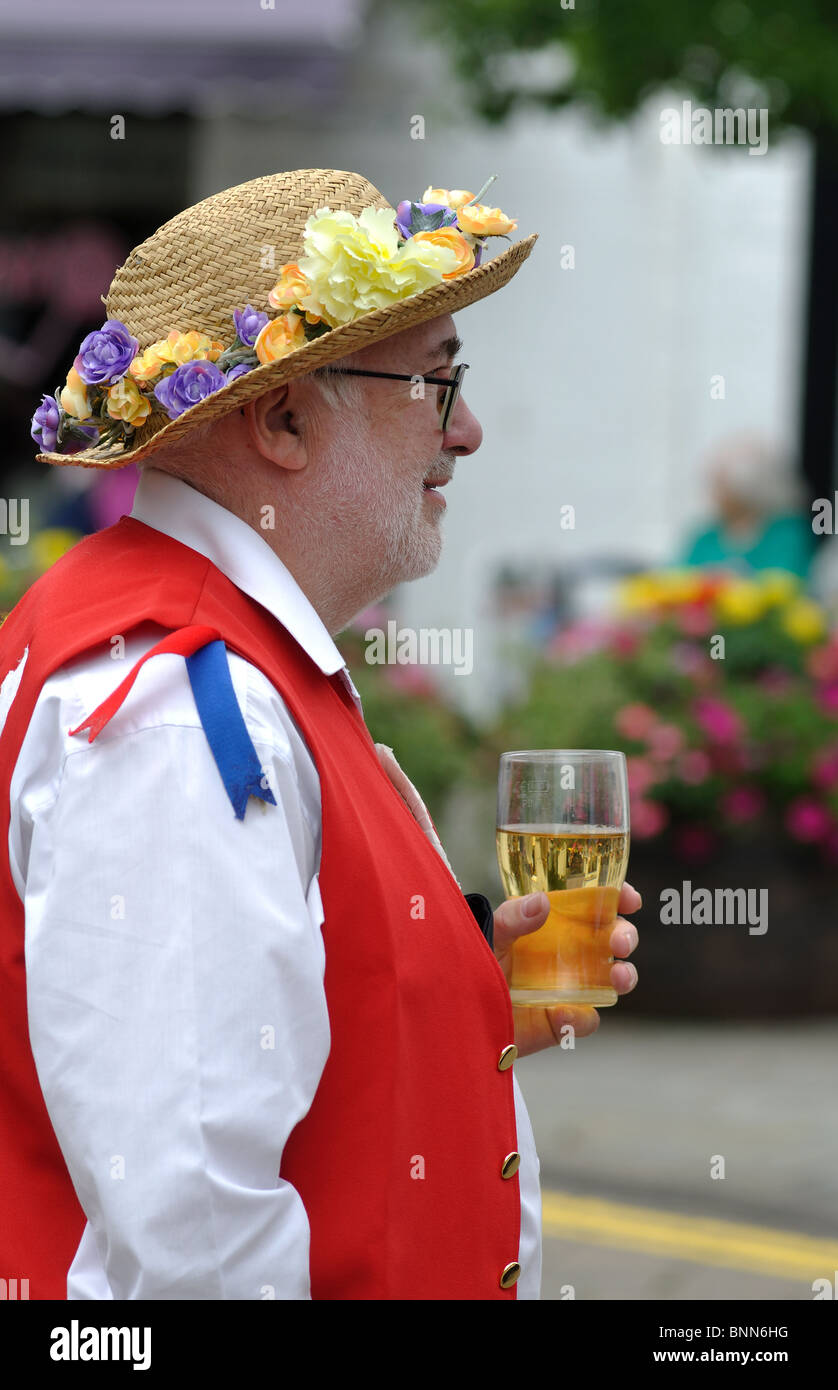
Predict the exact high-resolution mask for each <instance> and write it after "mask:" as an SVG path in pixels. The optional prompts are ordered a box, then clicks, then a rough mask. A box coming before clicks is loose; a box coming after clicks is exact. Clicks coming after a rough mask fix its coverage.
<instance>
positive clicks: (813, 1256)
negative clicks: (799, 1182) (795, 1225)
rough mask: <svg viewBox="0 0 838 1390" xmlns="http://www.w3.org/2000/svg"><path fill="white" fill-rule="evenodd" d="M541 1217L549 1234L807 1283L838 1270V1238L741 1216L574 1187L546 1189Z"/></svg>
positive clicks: (831, 1276)
mask: <svg viewBox="0 0 838 1390" xmlns="http://www.w3.org/2000/svg"><path fill="white" fill-rule="evenodd" d="M542 1222H543V1230H544V1234H545V1236H557V1237H560V1238H561V1239H563V1240H576V1241H580V1242H582V1243H583V1244H585V1245H606V1246H611V1247H612V1248H613V1249H618V1250H634V1251H635V1252H637V1253H638V1254H645V1255H667V1256H669V1258H670V1259H675V1260H690V1261H692V1262H693V1263H694V1264H702V1265H719V1266H722V1267H724V1268H726V1269H740V1270H748V1271H749V1272H751V1273H756V1274H768V1275H774V1276H775V1277H777V1278H792V1279H805V1280H806V1281H807V1283H811V1282H812V1280H813V1279H822V1278H827V1279H832V1278H833V1277H834V1273H835V1271H836V1270H838V1241H836V1240H818V1239H816V1238H815V1237H813V1236H804V1235H796V1234H795V1233H794V1232H793V1231H777V1230H772V1229H771V1228H770V1227H766V1226H746V1225H744V1224H742V1223H741V1222H738V1221H718V1220H711V1219H709V1218H706V1217H702V1216H679V1215H678V1214H677V1213H675V1212H667V1211H659V1210H658V1209H656V1208H655V1207H636V1206H627V1205H625V1204H624V1203H622V1202H606V1201H602V1200H601V1199H600V1198H597V1197H578V1196H576V1195H575V1194H574V1193H570V1192H549V1191H544V1192H542Z"/></svg>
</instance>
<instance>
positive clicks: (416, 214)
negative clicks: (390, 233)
mask: <svg viewBox="0 0 838 1390" xmlns="http://www.w3.org/2000/svg"><path fill="white" fill-rule="evenodd" d="M440 212H441V213H442V217H441V218H438V217H435V216H434V214H435V213H440ZM456 225H457V213H456V211H455V210H454V208H449V207H446V206H445V204H444V203H411V202H409V201H408V200H407V199H405V201H404V202H401V203H399V206H398V207H397V208H396V226H397V227H398V229H399V236H400V237H402V238H403V239H404V240H405V241H407V240H408V238H409V237H412V236H413V233H414V232H422V231H427V230H428V228H429V227H432V228H433V229H434V230H436V228H437V227H456Z"/></svg>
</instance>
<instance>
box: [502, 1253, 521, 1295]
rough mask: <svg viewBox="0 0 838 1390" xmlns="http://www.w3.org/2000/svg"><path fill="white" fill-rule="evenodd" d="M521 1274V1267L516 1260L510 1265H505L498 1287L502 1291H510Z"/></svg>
mask: <svg viewBox="0 0 838 1390" xmlns="http://www.w3.org/2000/svg"><path fill="white" fill-rule="evenodd" d="M520 1273H521V1266H520V1265H519V1264H518V1261H517V1260H513V1262H512V1264H511V1265H507V1266H506V1269H505V1270H504V1271H503V1274H502V1275H501V1276H500V1286H501V1288H502V1289H511V1288H512V1285H513V1284H514V1283H515V1281H516V1280H517V1279H518V1277H519V1275H520Z"/></svg>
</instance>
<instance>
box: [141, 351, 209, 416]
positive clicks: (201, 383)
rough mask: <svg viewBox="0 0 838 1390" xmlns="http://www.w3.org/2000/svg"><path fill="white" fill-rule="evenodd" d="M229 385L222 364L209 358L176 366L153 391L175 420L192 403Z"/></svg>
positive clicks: (167, 412)
mask: <svg viewBox="0 0 838 1390" xmlns="http://www.w3.org/2000/svg"><path fill="white" fill-rule="evenodd" d="M226 385H227V379H226V377H225V376H224V373H223V372H222V371H221V368H220V367H216V365H215V363H214V362H209V361H208V360H207V359H206V358H203V357H201V358H198V360H197V361H195V362H184V363H182V364H181V366H179V367H176V368H175V370H174V371H173V372H172V373H171V375H170V376H165V377H164V378H163V380H162V381H158V383H157V385H156V386H155V388H154V394H155V396H156V397H157V399H158V401H159V402H160V404H161V405H162V407H163V409H164V410H165V412H166V414H167V415H168V416H169V419H170V420H176V419H177V418H178V416H179V415H182V414H183V412H184V411H185V410H189V408H190V406H193V405H197V403H198V401H202V400H204V398H205V397H206V396H211V395H212V393H213V391H220V390H221V387H222V386H226Z"/></svg>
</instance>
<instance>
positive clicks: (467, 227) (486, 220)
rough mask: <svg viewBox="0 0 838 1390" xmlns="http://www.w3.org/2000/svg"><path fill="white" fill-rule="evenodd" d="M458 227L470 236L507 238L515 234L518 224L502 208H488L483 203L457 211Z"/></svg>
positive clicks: (473, 204) (472, 204)
mask: <svg viewBox="0 0 838 1390" xmlns="http://www.w3.org/2000/svg"><path fill="white" fill-rule="evenodd" d="M457 226H458V227H459V228H460V231H462V232H467V233H468V234H469V235H470V236H505V235H506V234H507V232H514V231H515V228H516V227H517V226H518V223H517V222H515V221H513V219H512V218H511V217H507V216H506V213H504V212H501V210H500V208H487V207H486V206H485V204H483V203H470V204H469V206H468V207H461V208H459V209H458V211H457Z"/></svg>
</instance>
